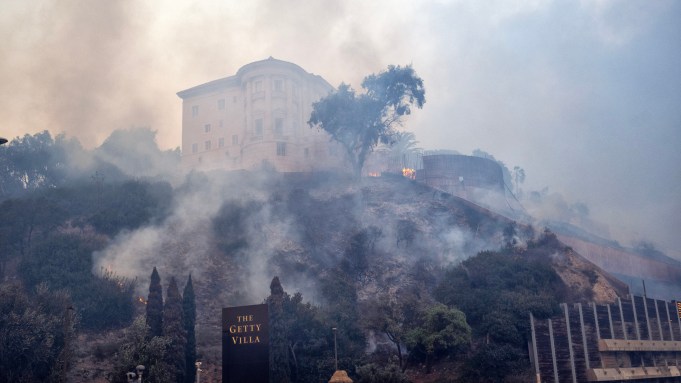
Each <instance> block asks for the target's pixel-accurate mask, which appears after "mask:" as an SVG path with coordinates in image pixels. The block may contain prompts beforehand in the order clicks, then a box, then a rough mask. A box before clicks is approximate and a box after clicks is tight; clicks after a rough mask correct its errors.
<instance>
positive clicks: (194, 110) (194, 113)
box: [192, 105, 199, 117]
mask: <svg viewBox="0 0 681 383" xmlns="http://www.w3.org/2000/svg"><path fill="white" fill-rule="evenodd" d="M198 116H199V106H198V105H194V106H192V117H198Z"/></svg>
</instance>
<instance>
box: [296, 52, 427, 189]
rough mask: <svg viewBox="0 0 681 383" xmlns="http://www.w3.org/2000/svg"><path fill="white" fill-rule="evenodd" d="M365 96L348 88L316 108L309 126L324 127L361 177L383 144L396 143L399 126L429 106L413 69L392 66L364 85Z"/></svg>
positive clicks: (316, 103) (344, 85) (322, 100)
mask: <svg viewBox="0 0 681 383" xmlns="http://www.w3.org/2000/svg"><path fill="white" fill-rule="evenodd" d="M362 88H364V89H365V90H366V93H365V94H361V95H357V94H355V91H354V90H353V89H352V88H351V87H350V86H349V85H347V84H341V85H340V86H338V89H337V90H335V91H334V92H332V93H331V94H329V95H328V96H327V97H325V98H323V99H321V100H319V101H317V102H315V103H314V104H313V105H312V113H311V115H310V120H309V121H308V124H309V125H310V127H317V126H318V127H320V128H321V129H323V130H325V131H326V132H327V133H329V135H330V136H331V138H332V139H333V140H334V141H336V142H338V143H340V144H341V146H343V148H344V149H345V151H346V154H347V158H348V159H349V160H350V163H351V165H352V168H353V171H354V174H355V176H356V177H359V176H360V174H361V171H362V168H363V167H364V161H365V160H366V158H367V156H368V155H369V153H371V152H372V151H373V149H374V148H375V147H376V145H378V143H379V142H382V143H392V142H393V141H394V135H395V129H394V126H395V125H399V124H400V121H401V118H402V117H403V116H405V115H408V114H410V113H411V107H412V106H416V107H418V108H421V107H423V104H424V103H425V102H426V99H425V89H424V88H423V80H421V78H420V77H418V76H417V75H416V72H415V71H414V69H413V68H412V67H411V66H406V67H400V66H393V65H390V66H388V69H387V70H385V71H383V72H381V73H379V74H377V75H374V74H372V75H369V76H367V77H365V78H364V80H363V81H362Z"/></svg>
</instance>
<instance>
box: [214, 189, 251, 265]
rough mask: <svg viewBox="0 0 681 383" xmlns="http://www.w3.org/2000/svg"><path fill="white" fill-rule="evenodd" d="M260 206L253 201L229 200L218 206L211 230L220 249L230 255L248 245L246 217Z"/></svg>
mask: <svg viewBox="0 0 681 383" xmlns="http://www.w3.org/2000/svg"><path fill="white" fill-rule="evenodd" d="M261 208H262V205H261V204H260V203H257V202H253V201H252V202H250V203H247V204H243V203H240V202H236V201H229V202H225V203H224V204H223V205H222V207H220V211H219V212H218V214H217V215H216V216H215V218H213V231H214V233H215V238H216V239H217V241H218V243H217V245H218V247H219V248H220V250H222V251H223V252H224V253H225V254H227V255H230V256H231V255H233V254H234V253H236V252H238V251H239V250H241V249H243V248H245V247H247V246H248V237H247V232H246V229H247V227H248V225H247V222H248V219H249V217H250V216H251V215H253V214H255V213H257V212H258V211H259V210H260V209H261Z"/></svg>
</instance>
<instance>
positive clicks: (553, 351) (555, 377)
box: [549, 319, 559, 383]
mask: <svg viewBox="0 0 681 383" xmlns="http://www.w3.org/2000/svg"><path fill="white" fill-rule="evenodd" d="M549 339H550V340H551V361H552V362H553V381H554V383H559V380H558V364H557V363H556V343H555V341H554V340H553V323H552V322H551V319H549Z"/></svg>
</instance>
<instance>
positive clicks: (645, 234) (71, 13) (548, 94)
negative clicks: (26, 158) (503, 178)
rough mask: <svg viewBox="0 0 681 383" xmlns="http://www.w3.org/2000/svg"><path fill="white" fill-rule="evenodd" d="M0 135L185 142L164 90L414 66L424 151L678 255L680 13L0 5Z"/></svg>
mask: <svg viewBox="0 0 681 383" xmlns="http://www.w3.org/2000/svg"><path fill="white" fill-rule="evenodd" d="M0 8H1V9H2V12H0V35H1V36H2V39H0V55H1V56H2V57H3V60H0V122H1V125H0V136H5V137H8V138H12V137H16V136H20V135H23V134H26V133H30V134H33V133H36V132H39V131H42V130H45V129H47V130H49V131H50V132H52V133H53V134H56V133H60V132H64V133H66V134H67V135H69V136H73V137H77V138H78V139H79V140H80V141H81V142H82V143H83V144H84V145H85V146H87V147H95V146H97V145H99V144H101V143H102V141H103V140H104V139H105V138H106V137H107V136H108V135H109V134H110V133H111V132H112V131H113V130H114V129H121V128H129V127H132V126H149V127H151V128H152V129H154V130H156V131H158V136H157V137H158V140H159V143H160V145H161V146H162V147H163V148H174V147H177V146H180V145H181V142H180V138H181V109H180V108H181V100H180V99H179V98H178V97H177V96H176V95H175V93H176V92H177V91H180V90H183V89H186V88H189V87H192V86H195V85H198V84H201V83H204V82H207V81H211V80H214V79H217V78H222V77H226V76H229V75H232V74H234V73H235V72H236V71H237V70H238V69H239V68H240V67H241V66H243V65H244V64H247V63H249V62H252V61H255V60H261V59H265V58H267V57H269V56H273V57H275V58H278V59H282V60H286V61H291V62H294V63H296V64H298V65H300V66H301V67H303V68H304V69H305V70H307V71H309V72H313V73H315V74H319V75H321V76H323V77H324V78H326V79H327V80H328V81H329V82H330V83H331V84H333V85H338V84H339V83H340V82H341V81H345V82H347V83H350V84H352V85H353V86H354V87H355V88H359V84H360V82H361V79H362V78H363V77H364V76H365V75H367V74H369V73H374V72H377V71H380V70H381V69H383V68H385V67H386V66H387V65H389V64H396V65H404V64H411V65H413V67H414V69H415V70H416V71H417V73H418V74H419V75H420V76H421V77H422V78H423V79H424V82H425V86H426V99H427V102H426V104H425V106H424V109H423V110H418V111H415V112H414V114H413V115H412V116H411V117H410V118H409V119H407V120H406V123H405V125H404V127H403V129H405V130H408V131H412V132H414V133H415V134H416V137H417V139H418V140H419V146H420V147H422V148H425V149H454V150H457V151H459V152H461V153H464V154H468V153H471V152H472V151H473V150H474V149H477V148H480V149H482V150H484V151H486V152H489V153H491V154H493V155H494V156H495V157H496V158H497V159H499V160H501V161H503V162H504V163H505V164H506V165H507V166H508V167H509V168H511V169H512V168H513V167H514V166H520V167H522V168H523V169H525V171H526V174H527V180H526V183H525V185H523V188H524V189H526V190H540V189H543V188H545V187H548V190H549V191H550V192H554V193H560V194H561V195H562V196H564V198H565V199H566V200H568V201H571V202H581V203H585V204H587V205H588V207H589V210H590V215H591V217H592V218H593V219H595V220H598V221H600V222H603V223H604V224H606V225H607V226H608V228H609V232H610V235H611V236H612V237H613V238H614V239H616V240H619V241H620V242H621V243H622V244H623V245H630V244H631V242H634V241H638V240H648V241H652V242H653V243H654V244H656V245H657V247H659V248H661V249H663V250H665V251H667V252H668V253H669V254H671V255H674V256H676V257H681V251H679V250H678V249H680V248H681V246H680V245H681V240H679V239H678V227H680V226H681V218H680V217H681V197H679V196H680V195H681V166H680V165H681V150H679V146H680V144H681V107H680V106H681V44H679V41H681V23H678V20H679V19H680V18H681V3H679V2H678V1H673V0H669V1H664V0H660V1H643V0H641V1H610V0H603V1H574V0H570V1H567V0H566V1H537V0H528V1H513V0H504V1H501V0H500V1H485V2H480V1H472V0H471V1H394V0H393V1H371V2H365V1H341V0H329V1H302V0H279V1H270V0H259V1H249V2H244V1H173V2H167V1H161V0H155V1H146V2H139V1H132V0H122V1H103V0H102V1H87V2H83V1H75V0H59V1H57V0H26V1H21V2H15V1H9V0H0Z"/></svg>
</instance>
